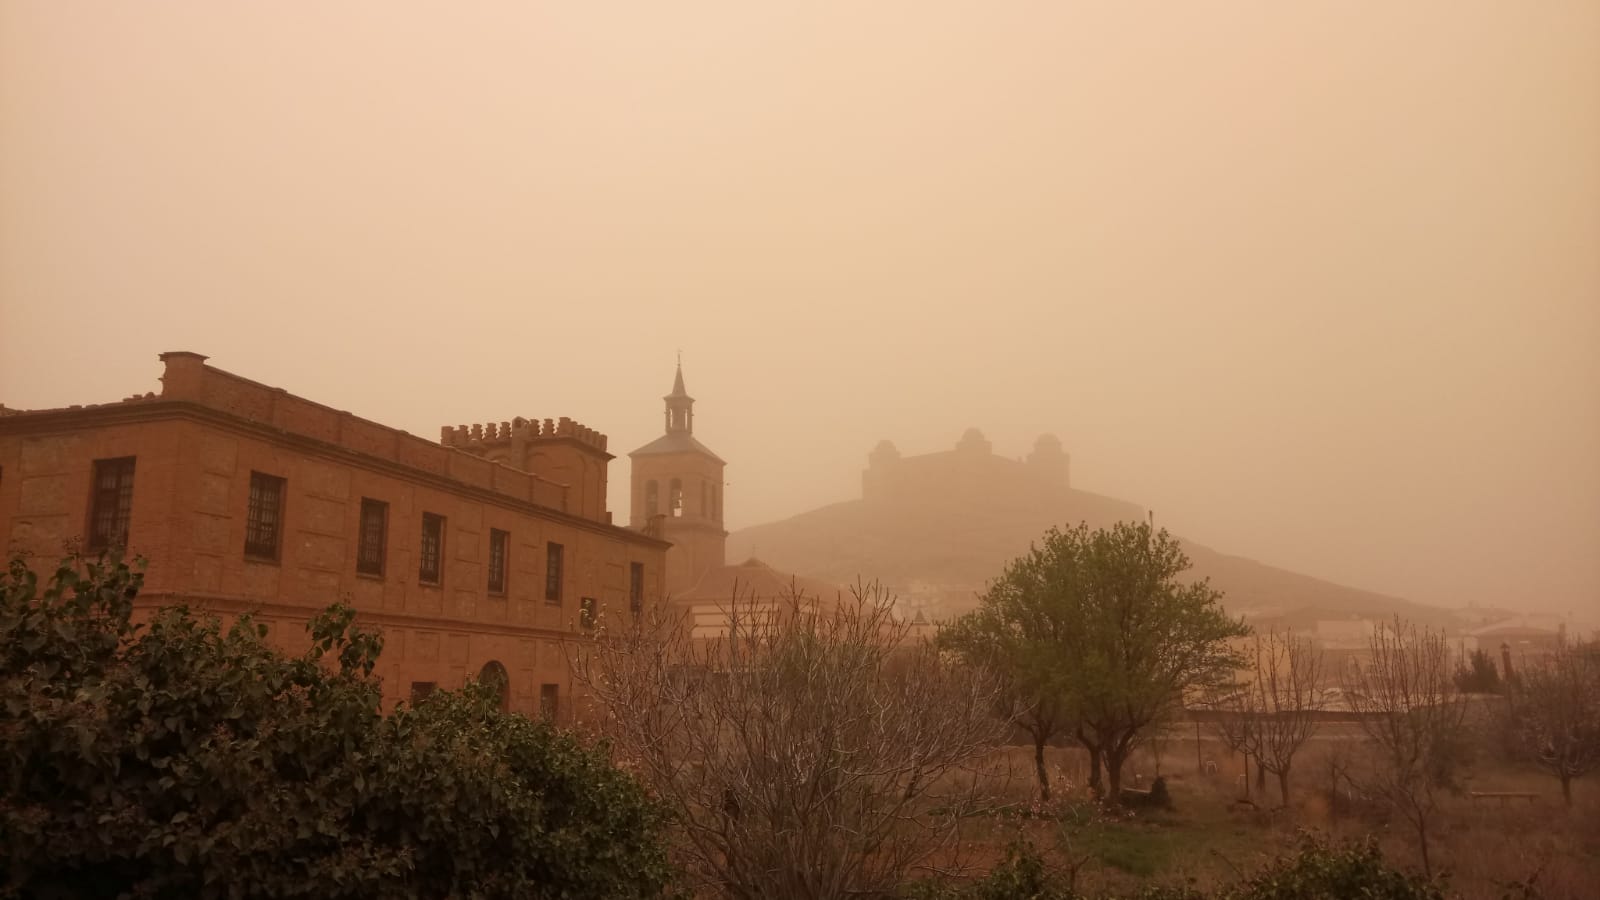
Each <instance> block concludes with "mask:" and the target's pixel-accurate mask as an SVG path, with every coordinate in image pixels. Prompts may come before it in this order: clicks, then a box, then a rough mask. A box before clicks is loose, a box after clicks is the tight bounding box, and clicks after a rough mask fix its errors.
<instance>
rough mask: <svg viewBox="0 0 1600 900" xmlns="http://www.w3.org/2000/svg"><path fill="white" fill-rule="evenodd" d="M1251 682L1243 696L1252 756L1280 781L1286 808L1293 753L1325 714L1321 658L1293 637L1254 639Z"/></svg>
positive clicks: (1287, 634) (1280, 791)
mask: <svg viewBox="0 0 1600 900" xmlns="http://www.w3.org/2000/svg"><path fill="white" fill-rule="evenodd" d="M1251 662H1252V666H1253V669H1254V671H1253V672H1252V680H1251V682H1250V684H1249V685H1247V686H1246V687H1245V691H1244V693H1243V695H1244V697H1245V698H1246V699H1245V700H1244V704H1245V706H1246V708H1247V711H1248V714H1249V715H1250V716H1251V717H1252V718H1253V719H1254V723H1253V727H1252V728H1250V729H1249V734H1250V738H1249V743H1250V748H1251V752H1252V753H1254V754H1255V758H1256V765H1257V766H1258V767H1260V768H1261V769H1265V770H1266V771H1268V772H1271V773H1272V774H1273V775H1276V776H1277V777H1278V792H1279V795H1280V796H1281V797H1282V799H1283V805H1284V806H1288V805H1289V770H1290V769H1291V768H1292V767H1293V765H1294V757H1295V754H1297V753H1299V752H1300V748H1301V747H1304V746H1305V744H1306V741H1308V740H1310V739H1311V736H1312V735H1313V734H1315V733H1316V731H1317V724H1318V722H1317V713H1318V712H1320V711H1321V710H1322V707H1323V699H1322V691H1321V689H1320V687H1319V685H1320V683H1321V681H1322V656H1321V654H1319V653H1318V652H1317V651H1316V650H1315V649H1314V648H1313V647H1312V646H1311V644H1310V643H1309V642H1307V641H1302V640H1296V639H1295V636H1294V633H1293V632H1289V631H1286V632H1284V633H1283V634H1278V633H1277V632H1271V633H1269V634H1267V636H1266V637H1265V638H1263V637H1261V636H1260V635H1257V636H1256V639H1255V646H1254V647H1253V648H1252V653H1251Z"/></svg>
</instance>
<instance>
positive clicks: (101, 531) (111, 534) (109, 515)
mask: <svg viewBox="0 0 1600 900" xmlns="http://www.w3.org/2000/svg"><path fill="white" fill-rule="evenodd" d="M133 461H134V457H132V456H124V457H122V458H120V459H97V460H95V461H94V489H93V491H92V492H91V494H90V497H89V529H88V530H89V547H88V549H89V550H90V551H92V552H99V551H101V550H105V549H107V548H110V547H125V546H127V544H128V522H129V521H130V520H131V519H132V518H133Z"/></svg>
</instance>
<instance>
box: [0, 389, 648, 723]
mask: <svg viewBox="0 0 1600 900" xmlns="http://www.w3.org/2000/svg"><path fill="white" fill-rule="evenodd" d="M169 371H170V370H169ZM207 371H209V370H207ZM223 374H225V373H223ZM230 377H231V376H230ZM237 381H239V382H242V383H243V385H244V386H245V387H246V388H260V390H259V391H257V390H245V389H235V388H238V385H230V383H229V382H227V381H226V380H216V381H215V383H210V382H208V384H210V388H211V389H212V395H211V396H209V397H208V398H207V404H208V405H211V404H213V403H214V404H216V405H218V406H223V407H226V408H229V409H232V410H236V411H241V412H243V411H248V413H249V414H250V415H252V416H257V415H261V414H264V413H263V410H264V409H265V414H268V415H270V416H271V420H272V421H274V422H276V423H279V427H288V426H291V425H292V426H293V430H294V431H295V432H298V433H300V434H305V435H307V436H311V437H320V438H322V439H323V440H326V441H327V442H328V444H329V445H331V446H321V445H315V444H313V443H311V442H309V441H306V440H302V439H300V438H298V437H295V436H293V435H273V434H270V433H262V432H260V431H258V430H255V429H251V428H248V427H234V426H232V425H230V424H228V423H219V422H212V421H210V420H209V419H208V418H207V417H206V416H204V415H199V416H196V415H192V414H184V413H183V412H182V411H181V410H179V409H177V408H175V407H173V406H172V405H171V404H164V403H160V402H159V401H156V402H152V401H141V402H140V403H142V404H143V405H144V410H143V413H142V414H143V415H144V416H145V417H143V418H138V419H137V420H135V421H124V422H116V421H110V419H113V418H116V417H119V416H120V417H122V418H128V417H127V416H126V415H122V414H123V413H126V412H127V409H126V408H122V409H119V408H118V407H117V406H113V407H109V408H100V409H99V410H84V411H80V412H78V413H73V414H65V415H67V417H68V418H73V417H75V418H76V422H75V423H68V422H63V425H62V426H61V427H60V428H58V429H50V430H45V429H41V428H40V427H39V426H37V425H31V426H30V425H29V420H34V419H35V417H36V416H38V415H53V416H62V415H64V414H62V413H50V414H33V415H23V416H14V417H7V418H6V419H5V420H4V422H5V424H4V425H3V426H0V545H3V546H5V547H7V548H8V549H11V550H14V551H15V550H21V551H25V552H28V553H32V554H37V555H39V556H41V557H42V558H43V559H44V561H45V563H46V564H49V562H51V561H53V558H54V557H55V556H56V555H58V554H59V552H60V550H61V548H62V543H63V542H64V541H67V540H70V539H72V538H74V537H76V536H80V535H82V534H83V533H84V530H85V526H86V522H87V517H88V511H89V489H90V480H91V473H92V467H93V462H94V460H96V459H105V458H111V457H118V456H134V457H136V458H137V460H138V461H137V464H136V468H135V480H134V495H133V513H132V522H131V526H130V534H129V544H130V549H131V550H132V552H134V553H138V554H141V555H143V556H145V557H147V558H148V559H149V570H148V576H147V582H146V585H147V589H146V598H147V599H148V600H149V601H150V602H171V601H175V600H182V601H184V602H188V603H190V604H191V605H199V606H204V607H206V608H209V609H211V610H213V611H216V612H218V613H220V614H224V615H228V616H231V615H233V614H236V613H238V612H241V611H246V610H253V611H255V612H256V614H257V616H258V618H259V619H260V620H261V621H264V622H266V623H267V624H268V626H269V628H270V633H271V635H272V637H273V639H274V640H275V641H276V642H278V643H280V644H281V645H282V646H284V647H286V648H290V649H294V648H299V647H303V646H304V644H305V638H304V634H303V623H304V621H305V620H306V619H307V618H308V617H309V616H310V615H311V614H312V613H313V612H314V611H315V610H317V609H320V608H322V607H324V606H326V605H327V604H329V603H331V602H334V601H335V600H339V599H347V600H349V602H351V603H352V604H353V605H354V606H355V607H356V608H357V610H358V611H359V617H360V618H361V619H362V620H364V621H366V622H369V623H371V624H374V625H377V626H380V627H382V628H383V630H384V634H385V641H386V649H385V651H384V654H383V657H382V659H381V662H380V666H379V674H380V675H381V676H382V677H383V680H384V692H385V699H386V701H389V702H393V701H395V700H399V699H403V698H405V697H407V696H409V694H410V690H411V685H412V682H426V681H431V682H436V683H437V684H438V685H439V686H440V687H442V688H452V687H457V686H459V685H460V684H462V683H463V682H464V681H465V679H466V678H467V677H469V676H473V677H476V676H477V674H478V672H479V671H480V670H481V669H482V667H483V666H484V664H486V663H488V662H489V661H491V660H496V661H499V662H500V663H501V664H503V665H504V666H505V667H506V669H507V671H508V672H509V673H510V676H511V688H512V697H511V706H512V708H514V709H518V710H521V711H524V712H529V713H532V712H534V711H536V709H537V704H538V696H539V689H540V685H542V684H549V683H553V684H559V685H561V695H562V707H563V711H564V713H567V714H570V712H571V711H572V710H573V709H574V708H575V706H576V704H575V703H574V702H572V701H573V699H574V695H575V693H576V692H575V687H576V686H575V685H574V684H573V683H572V680H571V676H570V674H569V672H568V667H567V656H568V654H569V652H570V651H571V650H572V649H573V646H572V645H573V642H574V641H579V642H581V640H582V634H583V633H582V631H581V629H580V628H579V627H578V624H577V618H578V609H579V600H580V598H582V597H594V598H596V599H597V600H598V601H600V603H601V604H602V607H603V608H605V609H606V610H607V611H608V613H609V614H612V615H626V613H627V609H628V581H629V564H630V563H633V562H640V563H643V564H644V566H645V572H646V599H647V601H650V600H655V599H658V598H659V597H660V596H661V594H662V591H663V578H664V556H663V553H664V551H663V549H662V548H661V546H660V545H659V544H656V543H653V542H650V541H647V540H645V539H643V538H641V537H640V536H638V535H636V534H633V533H631V532H627V531H625V530H623V529H620V528H610V527H605V526H602V525H600V524H598V523H596V522H595V521H594V520H593V518H592V511H590V510H585V511H584V512H585V513H588V514H589V516H587V517H582V518H580V517H578V516H563V515H560V514H558V513H556V512H553V511H548V512H547V511H544V510H540V509H537V508H535V507H533V506H531V505H530V504H528V503H527V502H526V501H524V500H517V499H513V498H517V497H522V498H526V497H528V496H530V495H531V496H534V497H541V496H543V497H544V498H546V499H550V498H551V494H552V493H554V492H553V491H544V489H545V488H547V487H548V484H549V483H548V482H544V481H541V480H539V479H537V478H535V477H534V476H531V475H530V474H528V473H526V472H520V471H517V470H514V469H508V468H506V467H503V466H498V465H494V464H491V463H489V462H487V461H484V460H481V459H477V458H475V457H471V456H468V455H466V454H462V453H459V452H455V451H451V450H447V449H446V448H443V447H439V446H438V445H430V444H428V442H426V441H422V440H421V439H416V438H409V437H407V436H399V437H396V436H395V435H396V433H394V432H388V433H387V435H386V434H385V432H386V431H387V430H386V429H381V426H372V425H371V423H365V422H363V421H362V420H359V419H355V418H354V417H351V416H348V414H343V413H337V412H335V411H331V410H327V409H326V408H325V407H319V406H317V405H316V404H309V403H303V402H299V403H297V402H292V401H296V400H297V399H298V398H293V397H289V395H286V394H280V395H279V396H278V397H276V398H273V397H271V396H270V394H271V389H267V388H261V386H259V385H254V384H253V383H250V382H244V381H243V380H242V379H237ZM263 404H265V406H263ZM132 405H138V404H130V406H132ZM102 413H104V414H102ZM86 417H87V418H88V419H91V420H92V419H96V418H98V419H100V420H102V421H99V422H89V423H85V422H84V420H85V418H86ZM330 437H331V438H337V440H328V439H329V438H330ZM341 448H347V449H348V450H360V451H362V452H364V453H370V454H372V456H371V457H363V456H357V455H356V454H353V453H349V452H345V451H344V450H342V449H341ZM397 464H398V465H397ZM408 467H415V468H408ZM418 469H420V470H422V471H416V470H418ZM252 471H259V472H262V473H266V474H270V475H274V476H278V477H281V478H284V479H285V480H286V491H287V493H286V497H285V501H284V505H283V515H284V522H283V530H282V535H281V551H280V558H279V560H278V561H277V562H275V563H270V562H260V561H254V560H249V559H246V558H245V556H244V552H243V548H244V529H245V515H246V507H247V503H248V497H249V487H250V473H251V472H252ZM427 472H434V473H438V474H440V475H448V477H449V478H451V479H453V480H452V481H451V482H450V483H442V482H441V481H439V479H437V478H431V477H429V476H428V475H427V474H426V473H427ZM467 486H473V487H476V488H479V489H481V491H474V490H471V489H470V488H469V487H467ZM542 491H544V492H543V493H542ZM363 497H368V498H372V499H376V500H382V501H384V502H386V503H388V504H389V528H388V544H387V559H386V567H385V574H384V575H383V576H382V577H373V576H365V575H358V574H357V573H356V571H355V553H356V532H357V527H358V519H359V514H360V507H361V499H362V498H363ZM555 506H556V508H559V504H556V505H555ZM424 512H429V513H434V514H437V515H442V516H444V517H445V519H446V526H445V540H444V556H443V559H444V563H443V578H442V579H441V584H440V585H439V586H437V587H433V586H426V585H422V584H420V583H419V580H418V571H417V569H418V559H417V552H418V545H419V542H420V535H421V518H422V514H423V513H424ZM490 528H498V529H501V530H504V531H507V532H509V533H510V535H511V539H510V541H511V542H510V552H509V557H510V558H509V566H508V573H509V578H508V585H507V591H506V594H505V596H503V597H491V596H490V595H489V594H488V592H487V571H486V565H487V556H488V541H489V529H490ZM550 541H554V542H557V543H560V544H562V545H564V546H565V548H566V551H565V554H566V565H565V570H566V577H565V584H564V591H563V596H562V598H561V602H560V603H559V604H558V605H557V604H549V603H547V602H546V601H545V598H544V584H545V578H544V576H545V559H546V553H545V547H546V543H547V542H550Z"/></svg>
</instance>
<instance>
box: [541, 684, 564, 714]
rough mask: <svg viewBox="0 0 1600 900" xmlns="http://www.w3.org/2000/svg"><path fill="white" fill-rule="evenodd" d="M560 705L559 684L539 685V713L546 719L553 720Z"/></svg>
mask: <svg viewBox="0 0 1600 900" xmlns="http://www.w3.org/2000/svg"><path fill="white" fill-rule="evenodd" d="M560 706H561V685H559V684H541V685H539V715H541V716H544V717H545V718H546V719H549V720H550V721H552V722H554V721H555V719H556V714H557V713H558V712H560V708H559V707H560Z"/></svg>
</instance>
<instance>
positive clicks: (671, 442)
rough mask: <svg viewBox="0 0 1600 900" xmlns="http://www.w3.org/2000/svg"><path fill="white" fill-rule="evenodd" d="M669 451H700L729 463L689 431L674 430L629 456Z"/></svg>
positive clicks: (660, 454)
mask: <svg viewBox="0 0 1600 900" xmlns="http://www.w3.org/2000/svg"><path fill="white" fill-rule="evenodd" d="M669 453H698V454H700V455H701V456H709V457H711V458H712V459H714V460H716V461H717V462H719V463H723V465H727V463H726V462H724V461H723V459H722V457H720V456H718V455H716V454H715V453H712V452H711V448H709V447H707V446H706V445H705V444H702V443H700V442H699V441H697V440H695V437H694V435H692V434H690V433H689V432H687V431H674V432H670V433H668V434H663V435H662V436H661V437H658V438H656V439H655V440H653V441H651V442H650V443H648V444H645V445H644V446H643V447H640V448H639V449H637V450H635V451H633V452H632V453H629V454H628V455H629V456H665V455H667V454H669Z"/></svg>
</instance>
